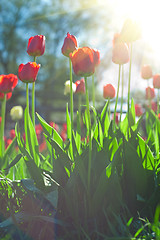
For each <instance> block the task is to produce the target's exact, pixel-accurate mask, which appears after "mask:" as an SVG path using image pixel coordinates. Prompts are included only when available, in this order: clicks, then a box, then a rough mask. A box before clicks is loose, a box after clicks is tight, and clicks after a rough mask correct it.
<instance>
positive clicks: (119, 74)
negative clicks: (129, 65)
mask: <svg viewBox="0 0 160 240" xmlns="http://www.w3.org/2000/svg"><path fill="white" fill-rule="evenodd" d="M120 76H121V64H119V72H118V87H117V96H116V103H115V108H114V120H113V129H114V128H115V122H116V111H117V104H118V96H119V86H120Z"/></svg>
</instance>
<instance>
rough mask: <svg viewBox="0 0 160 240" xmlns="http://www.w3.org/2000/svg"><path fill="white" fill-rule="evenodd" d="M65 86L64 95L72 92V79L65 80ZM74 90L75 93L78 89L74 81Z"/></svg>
mask: <svg viewBox="0 0 160 240" xmlns="http://www.w3.org/2000/svg"><path fill="white" fill-rule="evenodd" d="M64 85H65V87H64V95H67V94H68V93H70V80H68V81H66V82H65V84H64ZM72 90H73V93H75V91H76V84H75V83H73V82H72Z"/></svg>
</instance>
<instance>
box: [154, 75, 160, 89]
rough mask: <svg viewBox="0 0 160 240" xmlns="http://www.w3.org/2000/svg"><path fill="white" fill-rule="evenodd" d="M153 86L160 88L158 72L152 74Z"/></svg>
mask: <svg viewBox="0 0 160 240" xmlns="http://www.w3.org/2000/svg"><path fill="white" fill-rule="evenodd" d="M153 87H154V88H158V89H159V88H160V74H156V75H154V76H153Z"/></svg>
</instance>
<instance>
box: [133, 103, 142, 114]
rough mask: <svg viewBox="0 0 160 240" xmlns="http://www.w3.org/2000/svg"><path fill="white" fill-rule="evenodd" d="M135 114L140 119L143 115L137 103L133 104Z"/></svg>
mask: <svg viewBox="0 0 160 240" xmlns="http://www.w3.org/2000/svg"><path fill="white" fill-rule="evenodd" d="M135 114H136V116H137V117H140V116H141V115H142V114H143V111H142V107H141V106H140V105H139V104H138V103H137V104H135Z"/></svg>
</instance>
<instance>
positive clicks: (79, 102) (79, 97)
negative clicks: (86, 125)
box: [78, 93, 81, 136]
mask: <svg viewBox="0 0 160 240" xmlns="http://www.w3.org/2000/svg"><path fill="white" fill-rule="evenodd" d="M78 113H79V125H80V133H79V134H80V136H81V93H80V94H78Z"/></svg>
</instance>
